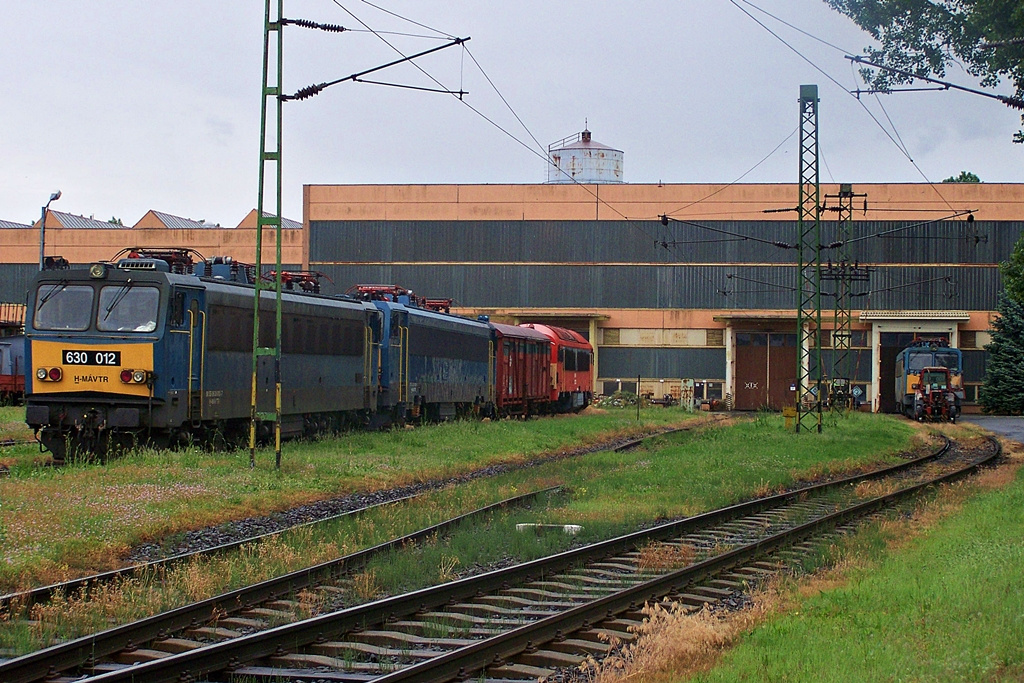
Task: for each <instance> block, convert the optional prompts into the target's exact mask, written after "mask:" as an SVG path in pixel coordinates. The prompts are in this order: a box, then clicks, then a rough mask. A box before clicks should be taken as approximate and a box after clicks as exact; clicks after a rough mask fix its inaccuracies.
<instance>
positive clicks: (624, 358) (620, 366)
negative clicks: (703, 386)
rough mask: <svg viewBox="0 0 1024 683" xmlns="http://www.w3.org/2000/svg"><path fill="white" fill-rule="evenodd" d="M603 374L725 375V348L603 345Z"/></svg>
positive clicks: (698, 377) (661, 375)
mask: <svg viewBox="0 0 1024 683" xmlns="http://www.w3.org/2000/svg"><path fill="white" fill-rule="evenodd" d="M598 361H599V363H600V368H601V369H600V373H601V377H605V378H610V377H615V378H624V379H628V378H630V377H634V378H635V377H636V376H637V375H638V374H639V375H640V376H642V377H692V378H695V379H724V378H725V349H724V348H721V349H706V348H692V349H687V348H682V349H680V348H675V349H666V348H617V347H607V346H604V347H601V355H600V357H599V359H598Z"/></svg>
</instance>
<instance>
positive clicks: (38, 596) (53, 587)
mask: <svg viewBox="0 0 1024 683" xmlns="http://www.w3.org/2000/svg"><path fill="white" fill-rule="evenodd" d="M689 429H690V427H676V428H672V429H667V430H664V431H661V432H656V433H654V434H647V435H644V436H639V437H636V438H634V439H630V440H628V441H626V442H625V443H623V444H620V445H618V446H615V447H613V448H610V449H607V450H613V451H615V452H620V451H623V450H628V449H630V448H636V447H637V446H639V445H640V444H641V443H643V442H644V441H646V440H647V439H651V438H654V437H657V436H664V435H666V434H674V433H677V432H682V431H688V430H689ZM29 443H35V442H29ZM429 483H430V482H428V484H429ZM439 483H441V482H439ZM436 490H437V489H434V488H431V489H428V490H424V491H420V492H418V493H413V494H409V495H406V496H401V497H399V498H394V499H392V500H386V501H383V502H380V503H375V504H373V505H368V506H366V507H361V508H356V509H355V510H347V511H345V512H341V513H338V514H337V515H331V516H330V517H324V518H322V519H314V520H311V521H309V522H302V523H301V524H294V525H292V526H288V527H285V528H283V529H277V530H275V531H270V532H267V533H265V534H260V535H258V536H249V537H246V538H242V539H238V540H236V541H231V542H229V543H222V544H221V545H217V546H214V547H212V548H203V549H201V550H196V551H193V552H187V553H179V554H177V555H172V556H171V557H165V558H163V559H159V560H152V561H150V562H142V563H140V564H133V565H130V566H128V567H121V568H118V569H112V570H110V571H107V572H101V573H99V574H93V575H91V576H83V577H81V578H77V579H70V580H68V581H62V582H60V583H53V584H49V585H46V586H39V587H37V588H33V589H31V590H27V591H20V592H17V593H7V594H4V595H0V610H3V609H4V608H5V607H9V606H10V605H12V604H18V605H19V606H22V607H24V606H25V605H34V604H36V603H40V602H45V601H47V600H50V599H51V598H52V597H53V596H54V595H55V594H57V593H61V594H63V595H71V594H74V593H77V592H79V591H81V590H82V589H84V588H88V587H89V586H96V585H98V584H103V583H108V582H110V581H114V580H116V579H118V578H121V577H125V576H131V575H133V574H145V573H148V572H156V571H158V570H160V569H162V568H164V567H168V566H170V565H172V564H177V563H180V562H184V561H187V560H189V559H192V558H194V557H201V556H205V555H216V554H219V553H223V552H228V551H231V550H235V549H237V548H240V547H242V546H243V545H247V544H249V543H253V542H257V541H263V540H266V539H268V538H271V537H273V536H277V535H279V534H283V533H285V532H287V531H294V530H295V529H301V528H304V527H307V526H313V525H315V524H321V523H323V522H330V521H334V520H338V519H342V518H344V517H348V516H349V515H357V514H363V513H365V512H368V511H370V510H374V509H377V508H379V507H383V506H386V505H395V504H398V503H404V502H408V501H410V500H415V499H416V498H419V497H420V496H424V495H426V494H428V493H433V492H435V491H436Z"/></svg>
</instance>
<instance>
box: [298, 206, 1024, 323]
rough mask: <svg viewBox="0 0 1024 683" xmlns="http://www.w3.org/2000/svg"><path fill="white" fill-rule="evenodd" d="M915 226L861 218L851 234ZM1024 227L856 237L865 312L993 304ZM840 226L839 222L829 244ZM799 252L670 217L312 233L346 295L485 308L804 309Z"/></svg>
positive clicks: (787, 229)
mask: <svg viewBox="0 0 1024 683" xmlns="http://www.w3.org/2000/svg"><path fill="white" fill-rule="evenodd" d="M707 225H709V226H711V227H716V228H719V229H721V230H727V231H729V232H735V233H738V234H741V235H752V236H757V237H758V238H760V239H766V240H771V241H780V242H792V240H793V236H794V234H795V232H796V227H795V223H792V222H776V221H747V222H740V221H718V222H709V223H707ZM904 225H907V224H904V223H895V222H873V221H872V222H863V223H860V222H857V223H854V230H853V234H854V237H853V239H857V238H859V237H867V236H870V235H876V234H878V233H882V232H887V231H891V230H894V229H899V228H902V227H903V226H904ZM1022 228H1024V222H1017V221H1014V222H1005V223H993V222H984V221H975V222H974V223H967V222H965V221H957V222H946V223H941V224H937V223H933V224H930V225H929V226H923V227H915V228H912V229H910V230H905V231H900V232H896V233H893V234H891V235H889V236H887V237H881V238H871V239H864V240H862V241H859V242H856V243H853V244H851V245H850V248H851V253H852V256H853V258H854V259H856V260H858V261H860V262H862V263H865V264H872V265H874V266H876V268H875V270H874V271H873V272H872V274H871V280H870V282H869V283H868V286H866V287H863V288H860V289H859V291H857V293H858V294H860V296H857V297H855V298H854V301H853V307H854V308H855V309H894V308H906V309H954V310H992V309H994V308H995V304H996V300H997V297H998V293H999V292H1000V291H1001V290H1002V281H1001V278H1000V276H999V271H998V269H997V268H996V267H995V264H997V263H998V262H999V261H1001V260H1005V259H1006V258H1007V257H1008V256H1009V254H1010V253H1011V251H1012V249H1013V245H1014V243H1015V242H1016V241H1017V239H1018V238H1019V237H1020V235H1021V230H1022ZM834 232H835V224H834V223H832V224H827V225H826V226H825V229H824V230H823V233H824V236H823V242H826V243H827V242H829V241H830V240H831V239H832V238H833V236H834ZM673 242H679V243H677V244H673ZM666 243H667V244H668V246H667V247H666V246H665V244H666ZM827 255H828V251H827V250H826V258H827ZM793 260H794V252H793V250H791V249H780V248H778V247H775V246H772V245H768V244H763V243H758V242H752V241H750V240H740V239H737V238H734V237H730V236H727V235H721V234H716V233H711V232H708V231H707V230H703V229H701V228H695V227H691V226H685V225H683V226H681V225H679V224H674V223H673V224H670V225H669V226H662V225H661V223H660V222H659V221H630V222H627V221H578V222H573V221H313V222H312V225H311V234H310V265H311V267H312V268H315V269H319V270H322V271H324V272H326V273H327V274H328V275H329V276H330V277H331V278H332V279H334V281H335V283H337V288H338V289H339V290H344V288H345V287H347V286H348V285H350V284H353V283H357V282H387V283H392V282H393V283H397V284H401V285H403V286H406V287H410V288H412V289H414V290H417V291H419V292H421V293H424V294H428V295H435V296H451V297H454V298H455V299H456V301H457V302H458V304H459V305H462V306H478V307H498V306H500V307H584V308H585V307H597V308H736V309H775V308H793V307H794V306H795V299H796V295H795V293H794V291H793V289H792V288H793V285H794V279H795V278H794V273H793V266H792V263H793ZM687 263H693V264H701V265H685V264H687ZM563 264H564V265H563ZM589 264H601V265H600V267H596V268H595V267H594V266H593V265H589ZM629 264H637V265H629ZM715 264H721V265H715ZM894 264H901V265H898V266H897V265H894ZM915 264H928V265H915ZM933 264H942V265H933ZM823 289H824V290H825V291H828V289H829V286H828V285H827V284H826V285H824V286H823ZM822 305H823V307H825V308H829V307H830V306H831V299H830V298H829V297H825V299H824V300H823V302H822Z"/></svg>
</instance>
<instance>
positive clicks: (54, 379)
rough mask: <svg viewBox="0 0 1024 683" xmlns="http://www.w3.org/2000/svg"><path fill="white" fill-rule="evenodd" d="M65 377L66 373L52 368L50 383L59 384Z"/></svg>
mask: <svg viewBox="0 0 1024 683" xmlns="http://www.w3.org/2000/svg"><path fill="white" fill-rule="evenodd" d="M63 376H64V373H63V372H61V371H60V368H50V381H51V382H59V381H60V378H61V377H63Z"/></svg>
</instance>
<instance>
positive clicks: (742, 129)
mask: <svg viewBox="0 0 1024 683" xmlns="http://www.w3.org/2000/svg"><path fill="white" fill-rule="evenodd" d="M737 2H739V4H741V5H743V6H745V7H747V9H748V10H749V11H750V12H752V13H754V14H755V16H758V17H759V18H760V19H762V20H763V21H764V22H765V23H766V24H767V25H768V26H769V27H770V28H771V29H772V30H774V31H775V32H776V33H778V34H779V35H780V36H782V37H783V38H784V39H785V40H786V41H787V42H789V43H790V44H791V45H792V46H793V47H795V48H796V49H797V50H799V52H800V53H801V54H802V55H804V56H805V57H806V58H807V59H808V60H810V62H812V63H813V65H814V66H812V64H811V63H808V61H805V60H804V59H803V58H802V57H801V56H799V55H798V54H796V53H795V52H793V51H792V50H790V49H789V48H788V47H786V45H784V44H783V43H782V42H780V41H779V40H778V39H776V38H775V37H773V36H772V35H771V34H769V33H768V32H767V31H765V30H764V29H763V28H762V27H760V26H758V25H757V24H756V23H755V22H754V21H753V20H751V19H750V18H749V17H747V16H746V15H745V14H744V13H743V12H741V11H740V10H739V9H738V8H737V7H736V5H734V4H733V3H732V2H730V1H729V0H674V1H668V0H646V1H645V0H634V1H633V2H623V1H620V2H609V1H604V0H597V1H594V0H591V1H589V2H583V1H579V0H559V1H552V0H543V1H541V0H520V1H519V2H515V3H492V2H479V0H473V1H470V0H444V1H443V2H442V1H437V0H416V1H415V2H414V1H412V0H378V2H377V4H379V5H381V6H383V7H386V8H387V9H388V10H391V11H393V12H395V13H397V14H401V15H404V16H408V17H411V18H412V19H415V20H416V21H418V22H420V23H422V24H424V25H427V26H429V27H432V28H435V29H438V30H440V31H443V32H445V33H447V34H450V35H454V36H460V37H467V36H469V37H471V38H472V40H470V41H469V42H468V43H467V47H468V49H469V52H468V53H464V52H463V50H462V49H461V48H459V47H453V48H450V49H448V50H445V51H441V52H439V53H436V54H434V55H431V56H429V57H426V58H424V59H423V60H422V61H419V62H418V63H419V64H420V65H421V66H422V68H423V69H424V70H426V71H427V72H429V73H430V74H431V75H432V76H433V77H435V78H436V79H437V80H438V81H440V82H442V83H443V84H444V85H445V86H447V87H450V88H454V89H458V88H459V87H460V86H461V87H462V88H464V89H465V90H468V91H469V95H467V96H466V98H465V102H464V103H463V102H460V101H459V100H458V99H456V98H454V97H452V96H450V95H442V94H434V93H425V92H417V91H412V90H405V89H397V88H389V87H382V86H377V85H369V84H359V83H351V82H346V83H342V84H340V85H337V86H334V87H332V88H330V89H328V90H326V91H324V92H323V93H322V94H320V95H318V96H316V97H314V98H312V99H310V100H306V101H303V102H289V103H286V104H285V114H284V131H285V132H284V141H283V144H284V163H283V169H284V213H285V215H286V216H288V217H291V218H294V219H297V220H298V219H301V218H302V185H303V184H306V183H388V184H390V183H535V182H542V181H543V180H544V179H545V164H544V160H543V156H538V154H540V153H539V152H538V149H537V145H536V143H535V142H534V141H533V139H532V137H531V134H532V136H535V137H536V139H537V140H538V141H539V142H540V143H541V145H542V146H544V147H546V146H547V145H548V144H549V143H551V142H554V141H556V140H558V139H560V138H563V137H565V136H568V135H572V134H574V133H576V132H577V131H579V130H582V128H583V125H584V121H587V122H588V124H589V127H590V130H592V131H593V136H594V140H597V141H599V142H602V143H604V144H607V145H610V146H612V147H616V148H618V149H622V150H624V152H625V162H624V175H625V180H626V181H627V182H632V183H647V182H655V183H656V182H658V181H659V180H661V181H664V182H672V183H677V182H680V183H724V182H732V181H735V180H737V179H738V178H739V177H740V176H741V175H743V174H744V173H747V172H748V171H750V172H749V174H748V175H746V176H745V177H744V178H743V182H795V181H796V176H797V138H796V136H793V137H791V138H790V139H789V140H788V141H787V142H785V143H784V144H783V145H782V147H780V148H779V150H778V151H777V152H776V153H775V154H774V155H772V156H771V157H770V158H768V159H767V160H765V161H764V162H763V163H762V164H760V166H758V167H757V168H756V169H754V170H753V171H751V170H750V169H751V168H752V167H754V166H755V165H756V164H757V163H758V162H759V161H761V160H762V159H763V158H764V157H766V156H767V155H768V154H769V153H770V152H771V151H772V150H773V149H774V148H775V147H776V146H777V145H779V144H780V143H782V142H783V140H785V139H786V137H787V136H789V135H790V134H791V133H793V132H794V131H795V130H796V128H797V126H798V123H799V109H798V105H797V98H798V95H799V86H800V84H802V83H816V84H818V86H819V92H820V98H821V104H820V109H819V112H820V123H819V129H820V148H821V152H822V157H823V162H824V163H823V164H822V166H821V178H822V180H823V181H826V182H827V181H833V180H834V181H835V182H852V183H855V184H856V183H867V182H924V181H925V178H927V179H928V180H930V181H935V182H938V181H940V180H942V179H943V178H945V177H948V176H950V175H955V174H957V173H959V171H961V170H970V171H973V172H974V173H976V174H977V175H979V176H980V177H981V179H982V180H983V181H986V182H1021V181H1022V180H1024V177H1022V176H1024V173H1022V168H1024V166H1022V162H1024V146H1021V145H1014V144H1012V143H1011V142H1010V139H1011V136H1012V134H1013V133H1014V132H1015V131H1016V130H1017V129H1018V128H1019V123H1020V120H1019V116H1018V113H1015V112H1013V111H1012V110H1009V109H1007V108H1006V107H1005V106H1003V105H1002V104H1000V103H999V102H997V101H994V100H990V99H987V98H983V97H979V96H976V95H969V94H963V93H957V92H952V91H951V92H925V93H906V94H892V95H888V96H882V97H881V101H882V104H883V105H884V107H885V111H883V110H882V109H881V108H880V105H879V103H878V102H877V101H876V100H875V98H874V97H871V96H865V97H863V98H862V100H861V102H863V104H864V105H865V106H866V107H867V109H865V106H862V105H861V104H860V103H858V101H857V99H855V98H854V97H852V96H850V95H849V94H847V93H846V91H845V90H849V89H854V88H856V87H857V86H858V84H859V81H858V79H857V77H856V75H855V73H854V71H853V69H851V66H850V63H849V62H848V61H847V60H846V59H844V58H843V52H842V51H837V50H836V49H833V48H831V47H828V46H825V45H822V44H821V43H819V42H816V41H815V40H813V39H811V38H809V37H807V36H804V35H801V34H799V33H797V32H795V31H794V30H792V29H790V28H787V27H786V26H784V25H782V24H779V23H777V22H775V21H774V20H772V19H770V18H768V17H766V16H764V15H763V14H758V13H757V12H756V11H755V10H753V9H751V8H750V6H748V5H745V4H744V3H743V2H741V1H740V0H737ZM755 4H756V5H758V6H762V7H764V8H765V9H767V10H769V11H771V12H772V13H773V14H775V15H777V16H779V17H780V18H782V19H785V20H786V21H788V22H789V23H792V24H794V25H796V26H797V27H799V28H800V29H803V30H804V31H806V32H808V33H810V34H813V35H814V36H816V37H818V38H821V39H823V40H825V41H828V42H830V43H832V44H834V45H836V46H838V47H839V48H841V49H842V50H846V51H848V52H850V53H853V54H856V53H859V52H860V51H861V50H862V48H863V47H865V46H866V45H868V44H870V42H871V41H870V37H869V36H867V35H866V34H864V33H863V32H861V31H860V30H859V29H857V28H856V27H855V26H854V25H853V24H852V23H851V22H850V21H849V20H847V19H846V18H844V17H842V16H840V15H838V14H836V13H834V12H832V11H831V10H829V9H828V7H827V6H826V5H825V3H824V2H823V1H822V0H770V1H769V0H758V1H757V2H755ZM346 9H347V10H349V11H351V12H352V13H353V14H354V15H355V16H356V17H357V18H358V19H359V20H362V21H363V22H365V23H366V24H368V25H369V26H370V27H372V28H373V29H375V30H378V31H397V32H406V33H414V34H419V35H432V36H436V34H433V33H431V32H430V31H428V30H427V29H425V28H421V27H418V26H415V25H413V24H409V23H405V22H402V21H399V20H398V19H396V18H395V17H392V16H389V15H387V14H385V13H383V12H381V11H379V10H378V9H375V8H374V7H373V6H371V5H369V4H366V3H365V2H363V1H361V0H338V2H335V1H334V0H288V1H287V2H286V3H285V14H286V16H288V17H291V18H304V19H310V20H314V21H319V22H324V23H336V24H341V25H343V26H345V27H347V28H361V27H360V25H359V23H358V21H357V20H356V19H354V18H353V17H352V15H350V14H348V13H346V11H345V10H346ZM3 15H4V19H5V27H4V28H5V31H4V40H3V41H0V64H2V68H0V90H2V92H3V93H4V104H3V107H2V108H0V219H6V220H12V221H17V222H23V223H28V222H31V221H33V220H35V219H37V218H38V216H39V210H40V206H41V205H42V204H43V203H44V202H45V201H46V199H47V198H48V197H49V195H50V193H51V192H53V191H55V190H57V189H60V190H61V191H62V192H63V196H62V198H61V199H60V200H59V201H57V202H55V203H54V204H53V205H52V207H51V208H54V209H58V210H62V211H68V212H72V213H77V214H82V215H86V216H89V215H94V216H95V217H96V218H101V219H104V220H105V219H108V218H110V217H112V216H116V217H119V218H121V219H122V220H123V221H124V222H125V224H133V223H135V222H136V221H137V220H138V219H139V218H141V217H142V215H143V214H144V213H145V212H146V211H147V210H148V209H157V210H161V211H165V212H168V213H172V214H175V215H179V216H185V217H188V218H194V219H206V220H208V221H215V222H220V223H222V224H225V225H235V224H237V223H238V221H240V220H241V219H242V217H243V216H244V215H245V213H246V212H247V211H248V210H249V209H251V208H253V207H254V206H255V205H256V195H257V173H258V169H259V164H258V151H259V113H260V109H259V106H260V95H259V88H260V78H261V59H262V40H263V33H262V19H263V3H262V2H260V1H259V0H213V1H211V0H202V1H201V0H175V1H174V2H170V1H167V0H147V1H146V2H138V1H137V0H120V1H114V0H93V1H91V2H86V1H85V0H47V2H7V3H5V6H4V13H3ZM386 37H387V39H388V40H389V41H390V42H392V44H393V45H394V46H395V47H397V48H398V49H400V50H401V51H403V52H404V53H406V54H410V53H413V52H416V51H421V50H425V49H428V48H430V47H434V46H436V45H439V44H442V43H443V40H437V39H434V38H432V39H426V38H420V37H406V36H395V35H389V36H386ZM396 56H397V53H395V52H394V51H392V49H391V48H390V47H388V46H387V45H385V44H384V43H383V42H382V41H381V40H380V39H379V38H378V37H376V36H374V35H372V34H370V33H362V32H352V33H343V34H340V35H339V34H333V33H332V34H328V33H323V32H318V31H308V30H304V29H301V28H295V27H289V28H288V29H287V30H286V32H285V56H284V62H285V80H284V83H285V85H284V89H285V90H286V91H288V92H294V91H295V90H297V89H299V88H301V87H303V86H306V85H309V84H311V83H316V82H322V81H328V80H332V79H335V78H340V77H343V76H347V75H349V74H351V73H354V72H358V71H362V70H364V69H367V68H371V67H374V66H377V65H379V64H382V63H384V62H387V61H391V60H393V59H395V58H396ZM473 57H475V59H476V60H477V61H478V62H479V63H480V65H481V66H482V67H483V73H482V72H481V70H480V69H478V68H477V67H476V65H475V64H474V62H473ZM815 66H817V67H818V68H820V69H821V70H822V71H824V72H825V73H827V74H828V76H831V77H832V78H834V79H835V80H836V81H838V82H839V84H841V86H842V87H840V85H837V84H835V83H833V82H832V81H830V80H829V78H828V77H827V76H825V75H823V74H822V73H821V72H820V71H818V70H817V69H816V68H815ZM484 74H486V77H485V76H484ZM369 78H375V79H379V80H386V81H391V82H396V83H403V84H411V85H420V86H428V87H436V85H435V84H434V83H432V82H431V81H429V80H428V79H427V78H426V77H425V76H423V74H421V73H420V72H419V71H417V70H415V69H413V68H411V67H409V66H402V67H397V68H394V69H391V70H388V71H386V72H381V73H379V74H375V75H374V76H371V77H369ZM487 78H489V79H490V80H491V81H493V83H494V85H495V86H496V88H497V90H498V91H500V93H501V96H502V97H504V99H505V100H506V101H507V102H508V105H510V107H511V109H512V110H514V112H515V115H513V113H512V111H510V109H509V107H507V106H506V105H505V104H504V103H503V102H502V99H501V98H500V97H499V96H498V95H497V94H496V93H495V90H494V89H492V88H491V86H490V84H489V83H488V80H487ZM949 78H950V80H954V81H956V82H959V83H961V84H964V85H971V86H973V85H975V82H974V81H973V79H971V78H970V77H969V76H967V75H966V74H964V73H962V72H957V71H952V72H951V73H950V74H949ZM844 89H845V90H844ZM1010 90H1011V89H1010V86H1009V85H1008V84H1004V85H1003V86H1002V88H1001V90H999V91H1000V92H1003V93H1006V94H1010ZM467 104H469V105H471V106H472V107H474V108H475V109H476V110H478V111H479V112H480V114H482V115H484V116H486V117H487V118H489V119H491V120H492V121H493V122H494V123H495V124H497V126H500V127H501V128H504V129H505V130H507V131H509V132H510V133H511V134H512V135H514V136H515V138H518V140H520V141H522V142H525V143H527V144H528V145H529V149H528V148H527V147H524V146H523V144H521V143H520V142H518V141H517V140H515V139H513V138H512V137H510V136H509V135H507V134H506V133H505V132H502V130H500V129H499V128H498V127H497V126H495V125H492V123H489V122H488V121H486V120H485V119H484V118H483V117H482V116H481V115H480V114H478V113H476V112H474V111H473V110H472V109H470V107H468V106H466V105H467ZM868 111H870V112H871V113H873V114H874V116H875V117H876V118H877V119H878V120H879V121H882V122H886V123H887V119H891V121H892V123H893V124H894V126H895V132H893V131H892V130H890V135H892V136H893V137H895V138H898V139H900V140H902V143H903V144H905V146H906V149H907V151H908V152H909V155H910V157H912V158H913V159H914V161H915V162H916V164H917V166H918V167H919V168H920V171H919V170H918V169H917V168H915V167H914V165H913V164H912V163H911V162H910V161H909V160H908V158H907V156H906V155H905V154H904V153H903V152H902V151H900V150H899V149H898V147H897V146H896V144H894V142H893V141H892V140H890V139H889V137H887V135H886V133H885V132H883V130H882V129H881V128H880V127H879V125H877V124H876V123H875V121H873V120H872V118H871V117H870V116H869V114H868ZM516 115H518V117H519V118H520V119H522V122H523V123H524V124H525V125H526V128H525V129H524V127H523V126H522V125H521V124H520V123H519V122H518V121H517V120H516ZM531 150H532V151H531ZM922 173H923V176H922ZM271 208H272V207H271Z"/></svg>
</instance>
